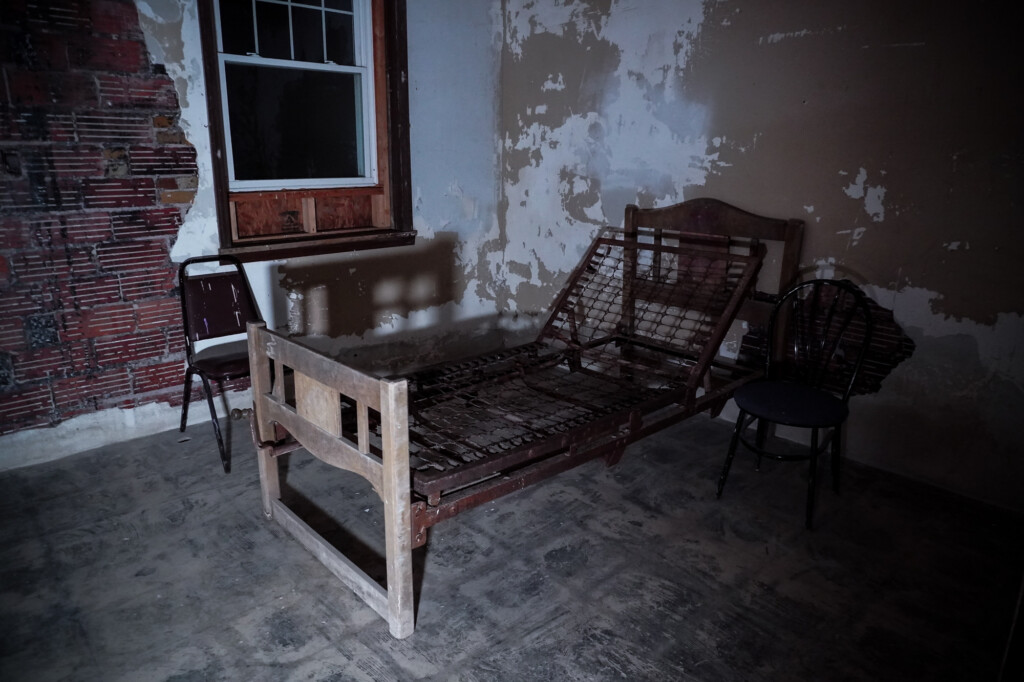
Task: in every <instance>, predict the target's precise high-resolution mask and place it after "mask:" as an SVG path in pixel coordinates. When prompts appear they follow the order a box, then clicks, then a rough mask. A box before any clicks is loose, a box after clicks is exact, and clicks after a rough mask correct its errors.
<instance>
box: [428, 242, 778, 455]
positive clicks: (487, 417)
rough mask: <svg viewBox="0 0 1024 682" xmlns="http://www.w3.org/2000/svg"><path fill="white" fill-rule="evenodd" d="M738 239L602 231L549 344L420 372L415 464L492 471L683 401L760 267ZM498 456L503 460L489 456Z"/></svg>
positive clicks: (563, 299) (542, 341)
mask: <svg viewBox="0 0 1024 682" xmlns="http://www.w3.org/2000/svg"><path fill="white" fill-rule="evenodd" d="M727 244H728V243H727V242H726V243H724V244H723V245H722V246H720V247H714V248H706V247H705V248H694V247H692V246H690V245H686V244H682V245H681V244H675V245H666V244H653V243H637V242H631V241H627V240H622V239H599V240H598V241H597V242H596V243H595V244H594V246H593V247H592V248H591V250H590V252H589V253H588V255H587V256H586V257H585V258H584V261H583V263H582V264H581V266H580V267H579V268H577V270H576V271H575V273H574V274H573V276H572V277H571V278H570V280H569V283H568V284H567V286H566V288H565V290H564V291H563V294H562V295H561V296H560V297H559V299H558V301H557V302H556V304H555V307H554V310H553V312H552V315H551V317H550V319H549V321H548V323H547V325H546V326H545V327H544V329H543V331H542V332H541V334H540V337H539V339H538V341H536V342H534V343H532V344H527V345H525V346H521V347H518V348H514V349H511V350H508V351H502V352H499V353H494V354H491V355H487V356H481V357H479V358H474V359H473V360H470V361H466V362H462V363H454V364H452V365H448V366H445V367H442V368H439V369H432V370H427V371H424V372H421V373H419V374H416V375H413V376H412V377H411V381H410V407H411V410H410V420H411V422H410V438H411V441H412V447H413V453H414V454H415V455H416V456H417V458H418V459H417V461H416V466H417V467H418V468H419V469H420V470H421V471H425V472H426V471H434V472H444V471H449V470H452V469H458V468H460V467H465V466H467V465H470V464H472V465H474V466H476V467H477V468H479V469H480V470H481V471H483V472H485V473H486V472H488V471H491V470H492V469H495V470H496V469H497V468H498V467H499V466H505V465H513V464H517V463H520V462H521V461H525V460H526V459H528V458H529V457H531V456H541V455H544V454H547V453H550V452H552V451H554V450H556V449H558V448H559V447H565V446H566V444H568V443H569V442H570V439H571V438H572V437H574V436H579V435H580V433H582V432H585V431H593V430H594V429H595V424H597V425H599V426H600V427H601V428H604V429H605V430H608V429H611V430H612V431H614V430H615V428H617V425H621V424H624V423H626V422H627V421H628V419H629V416H630V413H631V412H632V411H634V410H638V409H641V410H643V409H652V408H655V407H658V406H660V405H666V404H668V403H670V402H675V401H681V400H682V399H683V398H684V396H685V395H686V394H687V392H692V391H693V390H694V389H695V387H696V383H697V382H696V379H698V378H699V376H700V375H701V374H702V373H703V372H704V371H705V370H706V366H707V359H708V358H709V357H710V355H713V354H714V349H711V351H712V352H711V353H710V355H709V354H708V352H707V350H708V347H709V343H714V344H716V345H717V343H718V342H719V341H720V339H721V336H722V335H723V334H724V332H725V329H726V328H727V327H728V324H729V322H730V320H729V319H724V318H723V314H724V313H726V311H727V309H728V307H729V305H730V304H732V305H733V306H735V304H736V303H735V299H736V297H737V296H738V295H739V294H738V289H739V288H740V287H746V286H748V285H749V283H750V281H751V279H752V276H753V273H754V272H756V269H757V266H758V264H759V258H758V257H755V256H751V255H749V253H746V254H733V253H729V249H728V248H727ZM739 293H742V292H739ZM702 358H703V359H704V360H703V364H702ZM516 453H518V454H521V455H523V456H522V457H516V456H514V455H515V454H516ZM492 458H495V459H498V460H500V461H501V463H500V464H495V465H494V467H490V468H489V467H487V466H485V465H482V462H484V461H486V460H488V459H492Z"/></svg>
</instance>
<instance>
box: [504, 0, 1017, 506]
mask: <svg viewBox="0 0 1024 682" xmlns="http://www.w3.org/2000/svg"><path fill="white" fill-rule="evenodd" d="M503 8H504V15H505V31H504V41H503V52H502V108H501V112H502V118H501V126H502V136H503V140H504V151H505V154H504V156H503V167H502V192H503V198H504V200H505V206H504V208H505V210H504V215H503V216H502V224H503V226H504V228H505V231H506V233H507V234H508V247H507V248H506V250H505V261H506V264H507V265H506V269H507V271H508V273H509V275H510V277H509V278H508V280H507V281H508V284H509V288H510V297H511V298H513V299H515V300H516V301H517V304H518V305H519V306H542V305H543V304H544V302H545V301H547V300H550V297H551V295H552V291H553V289H554V287H553V284H554V283H556V282H557V281H559V280H560V278H561V276H562V273H563V272H564V270H565V269H566V268H567V267H568V265H569V263H571V262H572V261H573V260H574V257H575V254H576V253H577V252H578V250H579V248H580V247H581V245H582V243H584V242H585V241H586V240H587V238H589V236H590V233H591V232H592V230H593V228H594V226H596V225H597V224H600V223H602V222H610V223H618V222H619V221H620V216H621V211H622V207H623V206H624V205H625V204H626V203H629V202H634V201H635V202H637V203H639V204H641V205H660V204H666V203H672V202H675V201H679V200H681V199H685V198H692V197H696V196H715V197H719V198H722V199H725V200H727V201H730V202H732V203H735V204H737V205H739V206H741V207H743V208H747V209H749V210H752V211H755V212H758V213H763V214H767V215H773V216H779V217H801V218H803V219H805V220H806V221H807V224H808V232H807V238H806V244H805V248H804V252H803V257H802V264H803V266H804V269H805V271H806V273H807V274H808V275H813V274H822V275H839V276H844V277H849V278H851V279H854V280H855V281H857V282H859V283H861V284H863V285H865V286H866V288H867V289H868V290H869V291H870V292H871V294H872V295H873V296H874V297H875V298H876V300H878V301H879V302H880V303H881V304H883V305H885V306H887V307H891V308H893V309H894V310H895V312H896V318H897V321H899V322H900V323H901V324H903V325H904V326H905V327H906V330H907V332H908V333H909V334H910V335H911V336H912V337H913V338H914V339H915V341H916V342H917V352H916V354H915V355H914V357H913V358H912V359H911V360H910V361H908V362H907V363H905V364H904V365H903V366H901V367H900V368H898V370H897V371H896V373H895V374H894V375H893V376H891V377H890V378H889V380H888V381H887V382H886V384H885V386H884V388H883V391H882V392H881V393H880V394H878V395H875V396H870V397H865V398H861V399H857V400H856V404H855V406H854V416H853V419H852V423H851V428H850V429H849V430H848V432H849V437H848V444H847V446H848V450H847V451H848V453H849V455H850V456H851V457H852V458H854V459H857V460H860V461H864V462H868V463H870V464H873V465H876V466H879V467H882V468H885V469H889V470H892V471H896V472H900V473H903V474H906V475H910V476H913V477H916V478H920V479H924V480H926V481H929V482H932V483H935V484H938V485H940V486H943V487H946V488H949V489H953V490H957V491H961V492H965V493H967V494H969V495H973V496H975V497H979V498H982V499H986V500H990V501H993V502H996V503H998V504H1001V505H1006V506H1012V507H1016V508H1024V495H1022V493H1024V458H1022V457H1021V456H1020V455H1021V454H1024V438H1022V436H1021V434H1020V431H1019V429H1018V428H1017V421H1018V420H1019V417H1020V415H1022V414H1024V353H1022V350H1024V349H1022V339H1024V323H1022V318H1021V313H1022V308H1024V296H1021V294H1020V292H1021V291H1024V275H1022V272H1024V270H1022V268H1021V267H1020V263H1021V261H1022V257H1024V239H1021V237H1020V235H1019V234H1018V233H1017V231H1018V229H1019V226H1020V225H1021V207H1020V201H1019V199H1018V198H1017V196H1016V194H1015V192H1014V189H1015V188H1016V187H1018V186H1019V185H1020V181H1021V163H1022V154H1021V152H1022V149H1021V140H1022V136H1021V133H1020V132H1019V124H1018V121H1019V120H1020V119H1021V115H1020V114H1021V104H1020V100H1019V98H1015V97H1010V96H1009V95H1008V94H1007V93H1010V92H1013V91H1015V85H1016V84H1017V83H1019V81H1020V78H1019V76H1020V68H1021V67H1020V65H1019V64H1012V65H1010V64H1007V63H1006V62H1005V61H1003V60H1002V59H1000V58H999V54H1001V53H1000V52H999V50H1001V49H1002V48H1001V46H1002V45H1004V44H1006V43H1005V41H1008V40H1010V38H1011V36H1010V35H1009V34H1008V31H1009V28H1008V27H1009V26H1011V25H1012V21H1011V20H1010V19H1011V18H1010V16H1009V15H1008V14H1007V15H1003V16H1000V15H999V14H998V12H995V11H994V10H993V8H991V7H986V8H984V10H982V9H978V10H976V11H973V12H972V11H965V10H964V7H963V6H961V5H954V4H952V3H936V4H932V5H929V6H928V8H927V10H926V11H923V10H922V8H920V7H919V6H913V5H912V4H911V3H901V2H896V3H891V2H884V1H881V0H879V1H875V0H866V1H861V2H845V1H844V2H838V1H836V2H819V3H796V2H792V3H763V2H755V1H753V0H751V1H749V2H745V1H729V2H724V1H723V2H713V1H709V2H703V3H701V2H697V1H692V2H686V1H680V2H665V3H646V2H639V1H638V2H628V1H625V0H623V1H621V2H607V1H604V2H600V1H594V2H570V3H566V4H559V5H557V6H556V5H554V4H550V3H536V2H528V1H524V2H517V1H515V0H509V1H508V2H506V3H504V4H503Z"/></svg>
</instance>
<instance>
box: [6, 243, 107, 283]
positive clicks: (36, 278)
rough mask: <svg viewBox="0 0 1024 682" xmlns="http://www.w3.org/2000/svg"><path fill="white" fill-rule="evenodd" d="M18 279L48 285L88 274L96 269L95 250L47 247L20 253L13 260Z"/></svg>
mask: <svg viewBox="0 0 1024 682" xmlns="http://www.w3.org/2000/svg"><path fill="white" fill-rule="evenodd" d="M11 267H12V270H13V272H14V277H15V280H16V281H17V282H18V283H19V284H23V285H25V284H28V285H32V284H48V285H50V286H52V282H53V281H54V280H57V281H60V280H70V279H72V278H77V277H88V276H90V275H92V274H94V273H95V272H96V266H95V264H94V263H93V262H92V251H91V249H88V248H69V247H64V248H60V249H47V250H45V251H42V250H40V251H35V252H28V253H20V254H18V255H16V256H14V257H13V258H12V259H11Z"/></svg>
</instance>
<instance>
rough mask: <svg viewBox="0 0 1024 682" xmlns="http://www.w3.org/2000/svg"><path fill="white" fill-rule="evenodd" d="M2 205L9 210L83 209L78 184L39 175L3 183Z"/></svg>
mask: <svg viewBox="0 0 1024 682" xmlns="http://www.w3.org/2000/svg"><path fill="white" fill-rule="evenodd" d="M0 205H2V206H3V207H4V208H5V209H6V210H7V211H10V212H17V211H68V210H70V211H74V210H78V209H80V208H82V195H81V193H80V191H79V187H78V183H77V182H75V181H72V180H69V179H67V178H58V179H57V181H56V182H53V181H49V180H48V179H45V178H40V177H38V176H35V177H28V178H19V179H15V180H10V179H8V180H4V181H3V182H0Z"/></svg>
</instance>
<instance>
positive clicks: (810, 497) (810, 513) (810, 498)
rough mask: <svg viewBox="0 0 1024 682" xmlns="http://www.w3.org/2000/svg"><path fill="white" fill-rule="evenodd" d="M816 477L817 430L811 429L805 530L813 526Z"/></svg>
mask: <svg viewBox="0 0 1024 682" xmlns="http://www.w3.org/2000/svg"><path fill="white" fill-rule="evenodd" d="M817 475H818V429H816V428H815V429H811V469H810V472H809V474H808V476H807V529H808V530H810V529H811V528H812V527H813V525H814V490H815V482H816V479H817Z"/></svg>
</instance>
